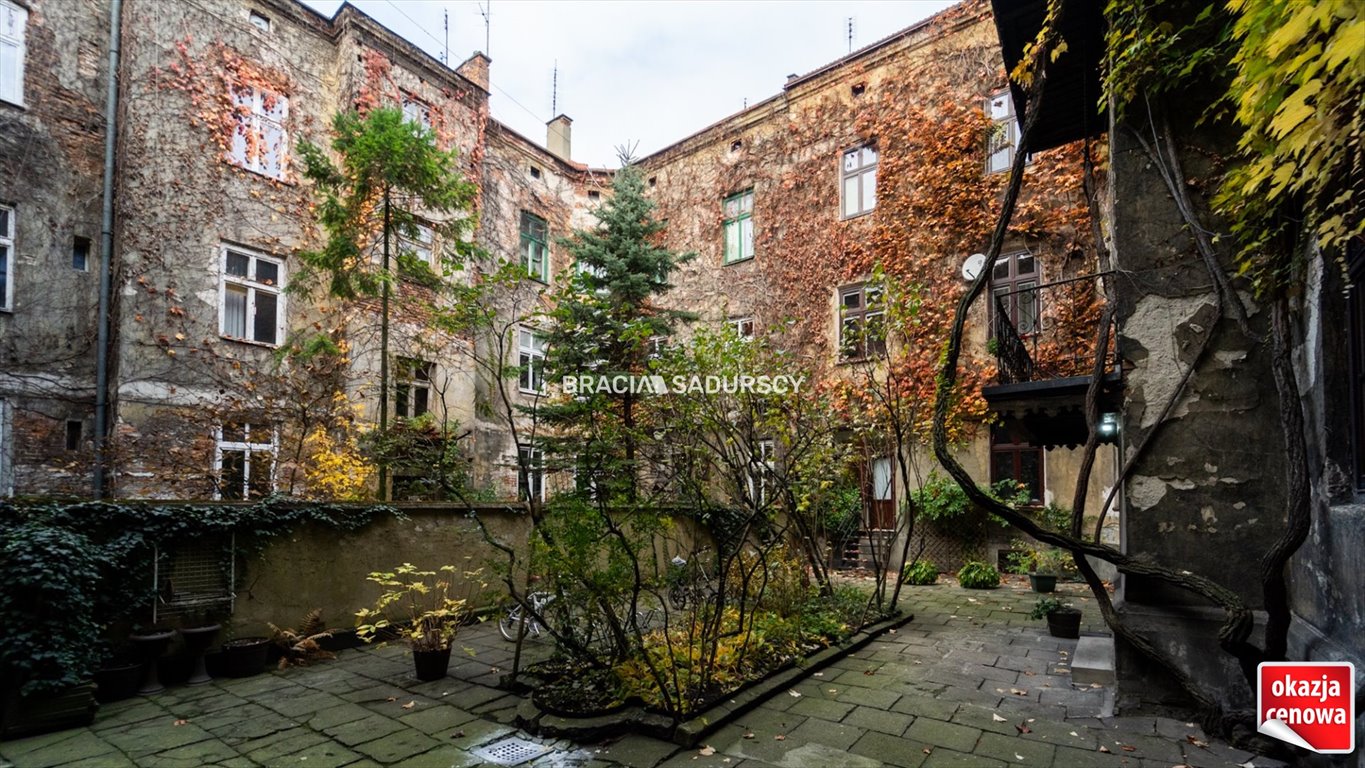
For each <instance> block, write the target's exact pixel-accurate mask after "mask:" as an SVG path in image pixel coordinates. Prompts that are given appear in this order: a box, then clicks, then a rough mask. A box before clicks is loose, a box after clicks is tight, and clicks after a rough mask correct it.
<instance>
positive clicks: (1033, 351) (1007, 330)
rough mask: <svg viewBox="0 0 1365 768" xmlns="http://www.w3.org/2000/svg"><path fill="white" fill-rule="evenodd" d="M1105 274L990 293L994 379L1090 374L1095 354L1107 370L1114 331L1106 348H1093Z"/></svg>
mask: <svg viewBox="0 0 1365 768" xmlns="http://www.w3.org/2000/svg"><path fill="white" fill-rule="evenodd" d="M1107 274H1109V273H1098V274H1092V275H1083V276H1081V277H1073V278H1071V279H1068V280H1059V281H1057V282H1055V283H1046V284H1043V285H1038V286H1029V287H1026V288H1019V289H1015V290H1001V291H995V292H993V293H992V295H991V299H992V300H991V341H990V343H991V349H992V351H993V353H994V354H995V361H996V370H997V374H996V375H997V382H998V383H999V384H1020V383H1023V382H1027V381H1041V380H1046V379H1063V378H1069V377H1073V376H1089V375H1090V374H1092V373H1093V372H1094V366H1095V358H1096V357H1097V356H1099V355H1103V357H1104V360H1105V367H1104V370H1106V371H1108V370H1109V368H1110V366H1111V365H1112V364H1113V362H1114V360H1115V354H1114V334H1112V333H1111V334H1110V335H1109V344H1108V345H1107V346H1106V348H1105V349H1102V350H1097V349H1096V348H1095V347H1096V345H1095V334H1096V331H1097V330H1098V329H1097V327H1096V326H1097V325H1098V324H1099V322H1100V317H1101V316H1102V315H1103V309H1104V303H1105V298H1104V292H1103V290H1102V289H1101V287H1102V286H1101V279H1102V278H1103V277H1104V276H1105V275H1107Z"/></svg>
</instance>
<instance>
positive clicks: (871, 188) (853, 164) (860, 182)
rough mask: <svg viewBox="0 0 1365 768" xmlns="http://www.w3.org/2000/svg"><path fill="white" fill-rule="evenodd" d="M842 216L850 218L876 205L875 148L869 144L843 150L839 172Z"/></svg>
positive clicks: (868, 210)
mask: <svg viewBox="0 0 1365 768" xmlns="http://www.w3.org/2000/svg"><path fill="white" fill-rule="evenodd" d="M840 180H841V182H842V185H841V187H840V190H841V191H840V200H841V201H842V205H843V207H842V209H841V210H842V211H843V217H844V218H845V219H851V218H853V217H854V216H861V215H863V214H864V213H868V212H870V211H871V210H872V209H873V208H876V207H877V148H876V147H874V146H872V145H871V144H867V145H864V146H861V147H854V148H853V149H850V150H848V151H846V152H844V163H843V169H842V171H841V172H840Z"/></svg>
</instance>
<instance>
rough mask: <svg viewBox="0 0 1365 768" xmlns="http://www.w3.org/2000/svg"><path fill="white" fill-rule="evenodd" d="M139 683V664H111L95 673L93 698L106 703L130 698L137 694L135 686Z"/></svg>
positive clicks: (140, 666) (140, 673)
mask: <svg viewBox="0 0 1365 768" xmlns="http://www.w3.org/2000/svg"><path fill="white" fill-rule="evenodd" d="M141 684H142V665H141V664H138V663H136V662H131V663H127V664H111V665H109V666H107V667H105V668H103V669H101V670H100V671H98V672H96V673H95V700H96V701H98V702H99V703H101V704H108V703H109V702H111V701H123V700H124V699H131V698H133V697H134V696H136V695H137V688H138V686H139V685H141Z"/></svg>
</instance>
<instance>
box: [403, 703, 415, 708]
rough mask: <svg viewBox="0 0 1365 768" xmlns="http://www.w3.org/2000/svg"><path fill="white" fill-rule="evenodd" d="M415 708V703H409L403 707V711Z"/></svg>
mask: <svg viewBox="0 0 1365 768" xmlns="http://www.w3.org/2000/svg"><path fill="white" fill-rule="evenodd" d="M415 706H417V702H416V701H409V702H408V703H407V704H404V705H403V709H412V708H413V707H415Z"/></svg>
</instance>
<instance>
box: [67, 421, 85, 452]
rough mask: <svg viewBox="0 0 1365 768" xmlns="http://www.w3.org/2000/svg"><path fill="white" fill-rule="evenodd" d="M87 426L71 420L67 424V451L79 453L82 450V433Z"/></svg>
mask: <svg viewBox="0 0 1365 768" xmlns="http://www.w3.org/2000/svg"><path fill="white" fill-rule="evenodd" d="M84 427H85V425H84V424H83V423H82V422H79V421H75V420H71V421H68V422H66V449H67V450H68V451H79V450H80V449H81V433H82V432H83V431H84Z"/></svg>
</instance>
